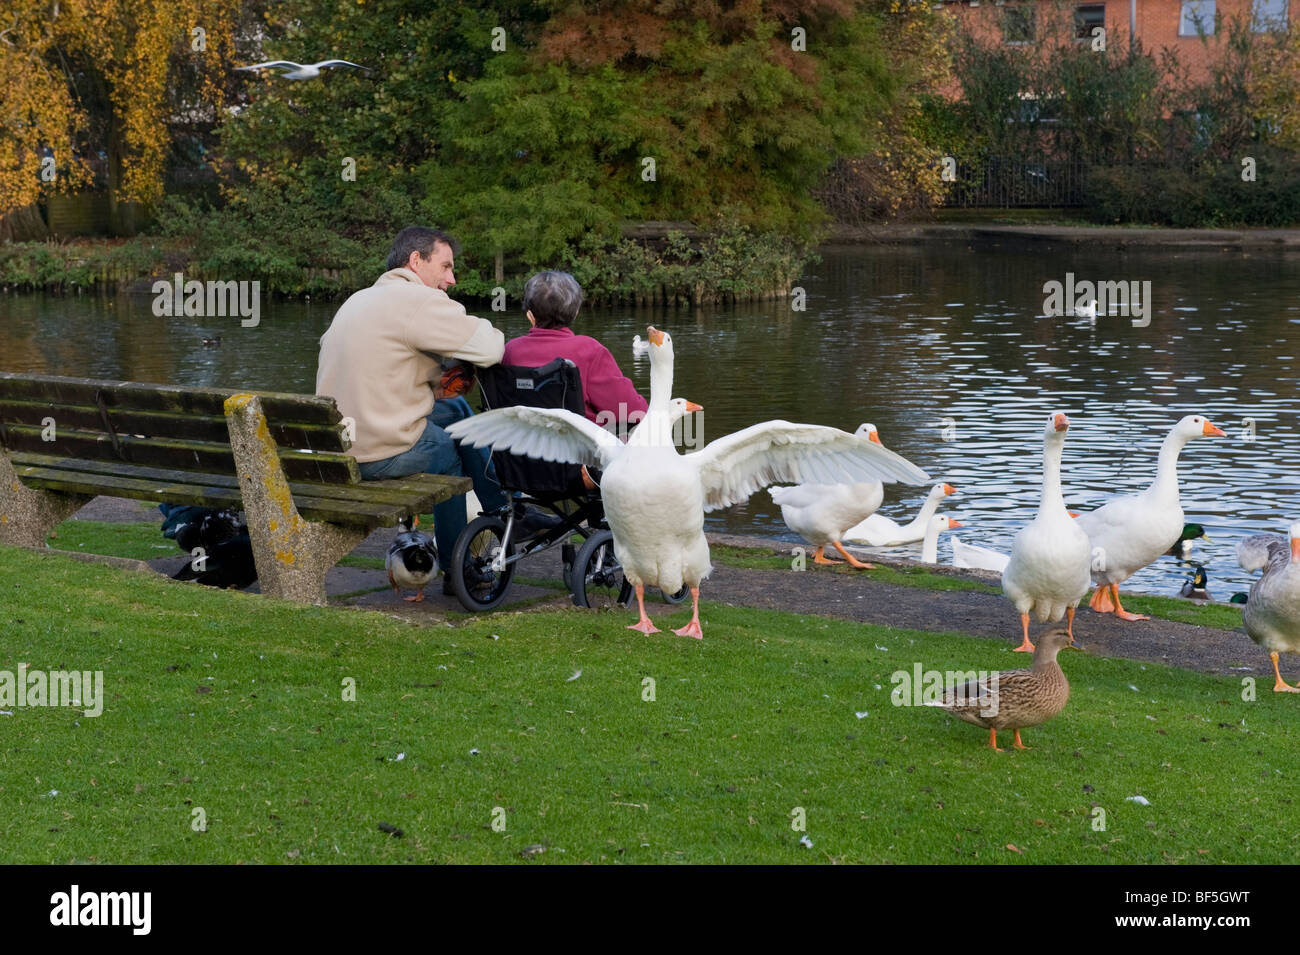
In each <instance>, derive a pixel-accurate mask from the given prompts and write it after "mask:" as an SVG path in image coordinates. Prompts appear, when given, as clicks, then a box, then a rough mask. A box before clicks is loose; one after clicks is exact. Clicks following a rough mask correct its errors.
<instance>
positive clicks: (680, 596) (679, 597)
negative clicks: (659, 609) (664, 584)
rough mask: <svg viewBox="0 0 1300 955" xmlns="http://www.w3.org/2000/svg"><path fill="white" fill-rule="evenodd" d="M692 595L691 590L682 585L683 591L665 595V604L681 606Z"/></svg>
mask: <svg viewBox="0 0 1300 955" xmlns="http://www.w3.org/2000/svg"><path fill="white" fill-rule="evenodd" d="M690 595H691V588H690V587H687V586H686V585H685V584H682V589H681V590H679V591H677V593H675V594H664V603H670V604H679V603H681V602H682V601H683V600H685V599H686V598H687V597H689V596H690Z"/></svg>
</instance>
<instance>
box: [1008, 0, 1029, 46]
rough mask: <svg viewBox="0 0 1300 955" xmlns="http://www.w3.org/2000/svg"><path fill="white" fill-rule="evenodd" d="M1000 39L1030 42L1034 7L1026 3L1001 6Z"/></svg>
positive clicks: (1012, 41)
mask: <svg viewBox="0 0 1300 955" xmlns="http://www.w3.org/2000/svg"><path fill="white" fill-rule="evenodd" d="M1002 39H1004V40H1005V41H1006V42H1008V43H1032V42H1033V39H1034V8H1033V7H1031V6H1029V5H1027V4H1024V5H1017V6H1006V7H1003V8H1002Z"/></svg>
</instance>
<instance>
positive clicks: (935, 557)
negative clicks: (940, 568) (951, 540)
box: [921, 525, 939, 564]
mask: <svg viewBox="0 0 1300 955" xmlns="http://www.w3.org/2000/svg"><path fill="white" fill-rule="evenodd" d="M921 563H923V564H937V563H939V528H937V527H935V526H933V525H930V526H928V527H926V529H925V540H923V541H922V542H921Z"/></svg>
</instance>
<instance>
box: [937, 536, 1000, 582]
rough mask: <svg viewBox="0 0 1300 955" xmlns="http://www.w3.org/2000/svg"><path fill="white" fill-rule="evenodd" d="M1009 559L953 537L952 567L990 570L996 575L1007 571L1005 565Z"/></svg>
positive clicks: (987, 548) (989, 548)
mask: <svg viewBox="0 0 1300 955" xmlns="http://www.w3.org/2000/svg"><path fill="white" fill-rule="evenodd" d="M1010 561H1011V558H1010V557H1008V556H1007V555H1006V554H1004V553H1002V552H1001V551H998V550H993V549H992V548H991V547H980V546H979V545H978V544H967V543H965V542H964V541H961V540H958V539H957V537H956V536H955V535H954V536H953V538H952V565H953V566H954V567H970V568H973V569H975V570H992V571H996V572H997V573H999V574H1000V573H1002V571H1004V570H1006V569H1007V564H1008V563H1009V562H1010Z"/></svg>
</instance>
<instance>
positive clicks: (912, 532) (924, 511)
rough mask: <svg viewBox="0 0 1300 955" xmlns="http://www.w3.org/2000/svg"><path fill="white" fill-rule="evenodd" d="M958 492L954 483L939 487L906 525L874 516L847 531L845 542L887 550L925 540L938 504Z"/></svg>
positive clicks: (884, 517) (882, 516) (880, 516)
mask: <svg viewBox="0 0 1300 955" xmlns="http://www.w3.org/2000/svg"><path fill="white" fill-rule="evenodd" d="M956 493H957V489H956V488H955V487H953V486H952V485H951V484H936V485H935V486H934V487H932V488H930V493H929V494H927V495H926V497H925V503H924V504H922V505H921V512H920V513H919V514H917V515H916V518H915V519H914V520H913V521H912V522H911V523H910V524H907V525H906V526H900V525H899V524H897V523H895V522H894V521H891V520H890V519H889V518H888V517H886V516H885V515H884V514H872V515H871V516H870V517H868V518H867V519H866V520H864V521H862V522H861V523H859V524H857V525H855V526H854V527H851V528H849V529H848V530H847V531H845V532H844V537H843V539H844V540H846V541H856V542H861V543H865V544H870V545H871V546H872V547H888V546H890V545H893V544H913V543H915V542H916V541H919V540H922V539H923V538H924V537H925V532H926V530H927V529H928V528H929V526H930V518H932V517H934V512H935V511H937V510H938V509H939V502H940V501H942V500H943V499H944V498H945V497H947V496H948V495H949V494H956Z"/></svg>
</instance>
